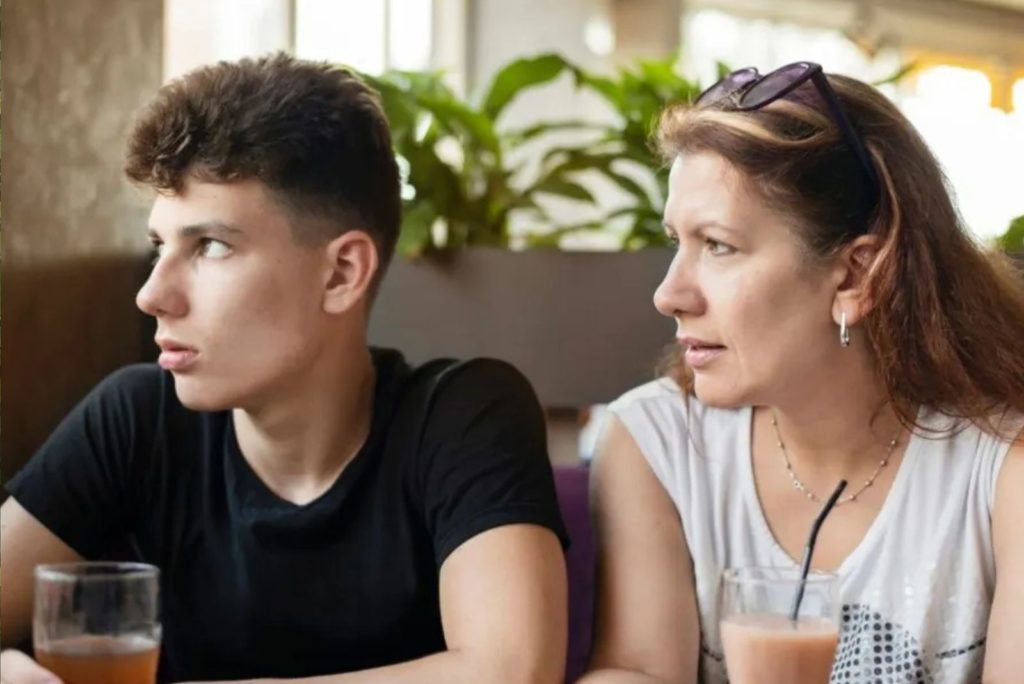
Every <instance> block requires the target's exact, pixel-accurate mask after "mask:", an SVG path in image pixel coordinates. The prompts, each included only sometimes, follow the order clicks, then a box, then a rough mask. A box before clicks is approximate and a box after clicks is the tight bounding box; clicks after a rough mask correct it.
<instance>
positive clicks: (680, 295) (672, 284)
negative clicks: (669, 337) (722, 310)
mask: <svg viewBox="0 0 1024 684" xmlns="http://www.w3.org/2000/svg"><path fill="white" fill-rule="evenodd" d="M654 308H655V309H657V310H658V313H660V314H662V315H663V316H668V317H669V318H677V317H679V315H680V314H689V315H699V314H700V313H701V312H702V311H703V309H704V298H703V297H702V296H701V294H700V288H699V287H698V286H697V282H696V278H695V277H694V268H693V265H692V264H689V263H687V262H686V260H685V255H684V254H683V253H682V251H680V252H678V253H677V254H676V256H675V258H674V259H673V260H672V263H671V264H670V265H669V267H668V271H667V272H666V273H665V277H664V278H662V280H661V283H660V284H659V285H658V287H657V289H655V290H654Z"/></svg>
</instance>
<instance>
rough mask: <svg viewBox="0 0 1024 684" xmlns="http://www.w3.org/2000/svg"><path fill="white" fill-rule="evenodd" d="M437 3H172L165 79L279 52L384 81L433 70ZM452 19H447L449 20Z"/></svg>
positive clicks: (377, 0) (167, 17)
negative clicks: (385, 75) (394, 73)
mask: <svg viewBox="0 0 1024 684" xmlns="http://www.w3.org/2000/svg"><path fill="white" fill-rule="evenodd" d="M434 4H435V0H374V1H373V2H366V1H364V0H167V1H166V2H165V4H164V13H165V31H166V35H165V48H164V76H165V78H166V79H170V78H174V77H175V76H179V75H181V74H183V73H185V72H186V71H189V70H190V69H192V68H195V67H197V66H199V65H201V64H207V63H210V62H215V61H217V60H221V59H238V58H240V57H245V56H254V55H262V54H266V53H268V52H273V51H276V50H285V51H290V52H292V53H293V54H296V55H297V56H299V57H303V58H308V59H322V60H327V61H331V62H337V63H339V64H347V65H349V66H352V67H354V68H356V69H358V70H360V71H366V72H370V73H380V72H381V71H383V70H385V69H388V68H395V69H427V68H430V67H431V66H432V63H433V62H434V59H433V57H434V55H433V48H434V45H433V43H434V41H433V34H434V28H435V27H434V21H433V19H434V11H435V7H434ZM445 16H447V15H445Z"/></svg>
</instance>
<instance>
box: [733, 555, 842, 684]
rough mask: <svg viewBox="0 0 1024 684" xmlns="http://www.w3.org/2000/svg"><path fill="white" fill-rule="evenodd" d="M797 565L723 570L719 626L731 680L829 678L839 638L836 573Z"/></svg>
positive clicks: (799, 682) (810, 681) (820, 681)
mask: <svg viewBox="0 0 1024 684" xmlns="http://www.w3.org/2000/svg"><path fill="white" fill-rule="evenodd" d="M800 585H801V580H800V570H799V569H797V568H792V569H785V568H739V569H729V570H726V571H725V572H724V573H723V575H722V586H721V593H720V594H719V616H720V619H721V622H720V624H719V630H720V633H721V637H722V649H723V650H724V651H725V669H726V671H727V672H728V675H729V682H730V684H754V683H756V682H791V683H792V684H828V680H829V675H830V673H831V672H832V663H833V661H834V660H835V655H836V646H837V645H838V643H839V611H840V599H839V576H838V575H836V574H835V573H831V572H817V571H815V572H811V573H809V574H808V576H807V579H806V580H804V582H803V595H802V600H801V601H800V612H799V615H798V617H797V619H796V620H794V619H793V617H792V609H793V605H794V600H795V597H796V596H797V593H798V592H799V591H800Z"/></svg>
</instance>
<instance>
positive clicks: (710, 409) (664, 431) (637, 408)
mask: <svg viewBox="0 0 1024 684" xmlns="http://www.w3.org/2000/svg"><path fill="white" fill-rule="evenodd" d="M608 411H609V413H610V414H611V415H613V416H615V417H616V418H617V419H618V420H619V421H620V422H621V423H622V424H623V426H624V427H625V428H626V429H627V430H628V431H629V432H630V433H631V434H632V435H633V437H634V439H636V440H637V442H638V444H639V445H640V447H641V449H645V450H652V449H657V450H659V451H664V450H668V451H678V450H679V449H683V450H684V451H689V450H690V447H691V446H697V447H698V449H699V450H701V451H704V450H705V449H707V450H710V451H715V450H716V449H714V446H715V445H716V444H718V443H720V442H728V443H731V442H732V441H733V440H734V439H735V438H736V436H737V435H741V434H746V433H747V431H748V429H749V417H750V407H748V406H742V407H735V408H731V407H716V406H710V405H708V404H705V403H704V402H702V401H701V400H700V399H698V398H697V397H696V396H694V395H693V394H689V393H687V392H685V391H683V390H682V389H681V388H680V387H679V385H677V384H676V383H675V381H674V380H672V379H671V378H667V377H663V378H658V379H656V380H652V381H651V382H648V383H645V384H643V385H640V386H638V387H634V388H633V389H631V390H629V391H628V392H625V393H624V394H623V395H622V396H620V397H619V398H617V399H616V400H615V401H613V402H612V403H611V404H609V405H608Z"/></svg>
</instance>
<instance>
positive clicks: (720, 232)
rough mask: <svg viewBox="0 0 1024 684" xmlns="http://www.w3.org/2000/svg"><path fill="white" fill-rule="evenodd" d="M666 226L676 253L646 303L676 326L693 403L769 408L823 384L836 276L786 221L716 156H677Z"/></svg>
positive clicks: (833, 346) (834, 345)
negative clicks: (690, 378)
mask: <svg viewBox="0 0 1024 684" xmlns="http://www.w3.org/2000/svg"><path fill="white" fill-rule="evenodd" d="M665 228H666V231H667V232H668V234H669V237H670V238H671V239H672V240H673V241H676V242H677V243H678V247H677V251H676V255H675V258H674V259H673V260H672V264H671V266H670V267H669V270H668V273H666V274H665V278H664V280H663V281H662V282H661V285H659V286H658V289H657V290H656V292H655V294H654V304H655V306H656V307H657V309H658V311H660V312H661V313H662V314H664V315H666V316H670V317H672V318H674V319H675V321H676V326H677V333H676V336H677V339H678V341H679V343H680V345H681V351H682V353H683V354H684V358H685V360H686V364H687V366H688V367H689V368H690V369H692V371H693V376H694V391H695V392H696V394H697V397H698V398H699V399H700V400H701V401H702V402H704V403H706V404H709V405H713V406H723V407H731V406H741V405H766V404H769V405H773V404H775V403H777V402H779V401H781V400H783V399H784V398H785V395H787V393H792V392H796V391H802V390H806V389H808V388H809V384H808V383H812V384H814V383H823V382H828V370H829V365H830V363H832V362H833V361H834V359H835V356H834V355H835V354H836V351H837V350H838V349H839V343H838V329H837V328H836V325H835V323H834V322H833V316H832V311H833V302H834V299H835V295H836V291H837V288H838V287H839V285H840V278H841V276H839V275H837V274H838V273H839V272H838V271H837V270H836V269H831V268H827V267H825V266H824V265H815V263H814V262H813V261H812V260H811V259H810V257H809V256H808V252H807V250H806V248H805V247H804V245H803V244H802V242H801V241H800V239H799V237H798V235H797V232H796V229H795V227H794V225H793V221H792V220H787V219H786V218H785V217H783V216H780V215H779V214H778V213H776V212H775V211H772V210H771V209H769V208H768V207H767V206H766V205H765V202H764V201H763V200H761V199H760V198H759V197H758V196H757V194H756V193H754V192H753V191H751V190H750V189H749V188H748V186H747V182H746V181H745V179H744V178H743V176H742V175H741V172H739V171H738V170H736V169H735V168H734V167H733V166H732V165H731V164H729V163H728V162H727V161H725V160H724V159H723V158H722V157H720V156H718V155H716V154H713V153H686V154H683V155H680V156H679V157H678V158H676V160H675V162H674V163H673V164H672V169H671V173H670V175H669V195H668V202H667V204H666V207H665Z"/></svg>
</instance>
